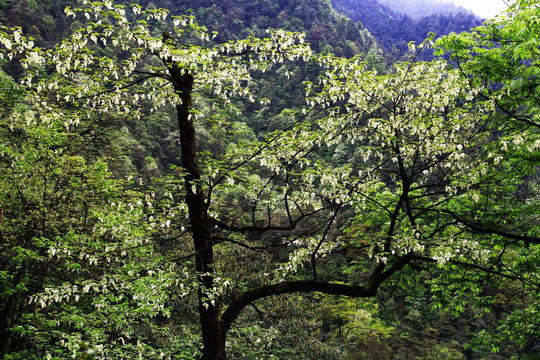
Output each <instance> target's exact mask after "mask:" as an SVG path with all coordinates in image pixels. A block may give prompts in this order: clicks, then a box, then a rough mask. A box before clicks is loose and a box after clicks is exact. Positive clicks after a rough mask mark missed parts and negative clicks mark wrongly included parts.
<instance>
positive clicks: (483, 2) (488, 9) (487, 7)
mask: <svg viewBox="0 0 540 360" xmlns="http://www.w3.org/2000/svg"><path fill="white" fill-rule="evenodd" d="M447 1H452V2H453V3H455V4H458V5H461V6H463V7H464V8H465V9H469V10H472V11H473V12H474V13H475V14H477V15H479V16H481V17H483V18H486V19H488V18H492V17H494V16H495V15H497V14H498V13H499V12H501V11H503V10H504V9H506V8H507V5H506V4H507V3H509V2H508V0H506V1H505V0H447Z"/></svg>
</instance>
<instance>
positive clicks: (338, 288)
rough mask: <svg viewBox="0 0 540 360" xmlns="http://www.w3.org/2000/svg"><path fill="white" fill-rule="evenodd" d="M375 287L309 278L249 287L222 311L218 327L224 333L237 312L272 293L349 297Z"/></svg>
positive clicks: (365, 294) (369, 293)
mask: <svg viewBox="0 0 540 360" xmlns="http://www.w3.org/2000/svg"><path fill="white" fill-rule="evenodd" d="M376 291H377V289H376V288H368V287H366V286H355V285H347V284H338V283H329V282H315V281H310V280H298V281H285V282H282V283H278V284H270V285H263V286H259V287H256V288H253V289H250V290H248V291H246V292H245V293H243V294H242V295H240V296H239V297H237V298H236V299H235V300H234V301H233V302H232V303H231V304H230V305H229V306H228V307H227V309H226V310H225V312H223V314H222V315H221V317H220V328H221V331H222V332H223V333H226V332H227V331H228V330H229V328H230V327H231V325H232V323H233V321H234V320H235V319H236V317H237V316H238V314H240V312H241V311H242V310H243V309H244V308H245V307H246V306H248V305H250V304H251V303H252V302H254V301H256V300H259V299H262V298H265V297H268V296H274V295H281V294H286V293H294V292H321V293H324V294H330V295H343V296H350V297H356V298H361V297H372V296H374V295H375V293H376Z"/></svg>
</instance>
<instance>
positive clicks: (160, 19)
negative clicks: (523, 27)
mask: <svg viewBox="0 0 540 360" xmlns="http://www.w3.org/2000/svg"><path fill="white" fill-rule="evenodd" d="M66 12H67V14H68V15H69V16H73V17H77V14H79V15H81V16H80V20H81V21H82V22H81V27H80V29H78V30H77V31H75V32H74V34H73V35H71V36H70V37H69V38H67V39H65V40H64V42H63V43H62V44H61V45H59V46H58V47H56V48H55V49H34V48H33V45H32V44H31V42H30V41H29V40H28V39H25V38H24V37H23V36H22V35H21V33H20V31H19V30H15V31H7V30H6V29H3V31H2V34H1V37H0V42H1V43H2V44H3V46H4V48H5V51H4V53H5V55H4V56H5V57H7V58H22V60H21V62H22V64H23V66H25V67H26V68H27V69H28V73H27V75H26V76H25V77H24V78H23V80H22V83H23V84H24V85H26V86H27V87H28V91H29V95H28V96H29V98H28V99H29V100H32V101H33V103H34V104H35V106H39V108H40V112H39V118H40V120H41V121H45V122H46V121H47V120H49V119H50V118H51V117H52V116H54V117H56V118H62V119H66V118H67V119H68V120H69V123H68V125H70V124H72V123H73V124H77V122H81V121H83V120H84V119H86V117H88V116H89V117H92V116H95V115H96V114H97V115H100V114H107V113H114V114H116V116H132V117H134V118H136V117H138V116H140V111H139V110H138V105H139V101H140V100H141V99H149V100H151V101H152V102H153V103H154V104H155V106H156V107H157V106H164V105H167V104H170V105H171V106H173V107H174V109H175V111H176V116H177V120H178V127H179V134H180V145H181V164H180V165H181V170H179V171H177V172H176V176H177V178H179V179H181V182H182V186H180V187H179V186H178V181H177V182H176V183H174V182H173V183H172V184H171V185H170V186H171V187H173V188H174V189H175V190H174V191H171V192H169V193H168V195H167V197H169V199H170V200H171V199H172V201H169V200H167V201H168V202H169V207H165V206H164V210H163V212H162V213H161V214H160V215H159V218H158V219H156V218H154V221H151V220H150V214H148V221H149V223H152V224H155V221H156V220H157V221H159V222H160V224H159V225H154V226H155V227H157V228H164V229H165V228H168V227H169V226H170V227H171V228H173V230H174V231H176V234H180V235H178V238H179V239H181V240H182V242H180V244H183V246H184V249H186V250H187V251H189V250H191V251H192V253H191V254H190V255H191V256H189V257H188V258H189V259H191V258H193V259H194V262H195V264H194V267H193V274H194V275H195V279H196V281H195V282H194V283H193V282H190V281H187V280H186V279H185V278H177V279H175V280H178V285H176V283H175V282H174V281H172V280H173V279H172V276H178V274H180V273H181V272H180V271H179V270H178V269H177V268H176V267H177V266H181V267H182V266H184V264H185V260H186V259H185V258H184V257H183V256H180V255H179V252H178V251H176V252H175V251H172V256H173V257H172V258H170V257H169V258H167V259H169V261H170V265H171V266H170V269H167V271H164V272H163V273H162V274H161V277H159V278H158V279H154V280H155V281H160V280H161V281H162V283H161V285H160V289H163V291H164V292H166V289H169V290H170V291H173V292H174V291H177V292H179V293H180V292H182V293H183V292H184V290H182V289H187V290H186V292H187V293H188V294H189V292H190V290H193V293H194V295H195V296H196V298H197V300H196V301H197V311H198V316H199V322H200V334H201V340H202V359H205V360H210V359H224V358H225V357H226V349H227V348H226V339H227V334H228V333H229V330H230V329H231V326H232V324H233V323H234V322H235V321H236V320H237V318H238V316H239V315H240V314H241V313H242V311H244V310H245V309H246V307H248V306H251V305H255V302H257V301H259V300H262V299H265V298H267V297H271V296H278V295H283V294H286V293H293V292H321V293H325V294H334V295H345V296H350V297H357V298H362V297H372V296H374V295H375V294H376V293H377V291H378V290H379V288H380V287H381V286H383V285H384V284H385V283H389V282H390V283H391V282H393V281H398V280H401V279H400V275H401V274H402V273H403V271H404V269H405V268H406V267H407V268H411V269H413V270H416V269H418V271H422V270H426V271H435V272H436V274H437V277H436V279H434V280H433V281H434V284H435V286H437V285H440V284H447V282H445V281H446V280H448V277H450V280H455V278H453V277H456V276H463V278H462V279H460V280H461V281H460V282H459V283H457V285H456V287H455V289H454V292H452V291H450V290H447V291H445V292H444V294H446V295H448V296H455V295H459V294H460V292H462V291H464V288H472V290H473V293H474V292H476V293H481V292H482V291H483V288H482V287H481V286H480V284H482V283H483V282H487V280H491V279H488V277H489V276H494V277H497V278H503V279H504V278H508V279H511V280H519V281H521V282H522V284H521V285H522V286H523V288H524V289H525V290H526V291H528V292H529V293H530V294H531V296H533V297H534V298H537V291H538V279H537V274H536V273H535V265H534V264H537V256H538V236H537V234H538V226H537V223H535V222H532V221H521V218H520V217H518V214H520V213H522V212H523V210H527V211H529V214H531V218H533V217H534V215H533V214H534V213H533V210H534V207H535V206H536V203H535V202H534V196H536V195H535V193H533V194H529V193H526V194H525V195H524V197H523V198H519V199H516V198H515V194H516V192H518V191H519V190H520V189H521V186H522V185H523V184H525V183H526V179H527V177H528V176H531V174H534V171H535V170H536V166H537V164H536V163H535V162H532V161H528V162H516V161H514V159H515V154H520V155H521V154H535V151H537V145H535V144H536V143H535V141H534V140H535V139H534V134H529V133H525V134H527V135H526V136H529V135H530V137H527V138H526V141H524V142H512V143H505V139H506V137H505V136H506V135H507V134H511V135H512V136H517V134H518V133H516V132H515V130H514V129H504V128H503V129H501V128H500V127H499V126H498V124H499V123H498V122H497V121H496V120H497V119H498V116H499V114H498V113H497V112H496V109H497V108H496V104H495V103H494V102H493V101H490V100H489V99H484V98H483V97H482V96H481V95H482V94H483V91H484V89H485V88H483V87H480V86H471V84H470V83H469V80H468V78H467V77H464V76H462V73H461V72H460V71H459V70H457V69H454V70H452V69H448V68H447V63H446V62H444V61H442V60H438V61H434V62H432V63H422V62H414V61H413V62H411V63H404V64H401V65H398V66H397V67H396V70H395V72H393V73H391V74H388V75H382V76H381V75H378V74H377V73H376V72H374V71H369V70H367V69H366V65H365V64H364V63H362V62H360V61H359V59H357V58H353V59H351V60H347V59H341V58H334V57H332V56H320V57H317V60H318V61H319V63H320V64H321V65H322V66H323V67H324V73H323V74H322V76H321V79H320V81H321V83H320V85H314V84H309V83H308V84H307V87H308V94H309V97H308V99H307V100H308V106H307V107H306V108H305V109H303V110H301V111H291V116H294V122H291V125H290V126H289V127H288V128H286V129H283V130H279V131H276V132H274V133H272V134H269V135H268V136H267V137H265V138H264V139H263V140H255V139H253V140H252V141H238V142H237V143H235V144H232V143H231V144H228V146H227V151H226V152H225V153H223V154H221V153H220V154H209V153H201V152H199V151H198V150H197V144H196V140H197V137H196V136H197V126H204V123H202V119H203V115H204V114H202V113H200V112H198V111H196V106H195V105H194V104H195V102H196V101H197V100H198V98H199V96H202V94H205V93H206V94H210V96H212V97H215V100H213V101H214V103H215V104H220V105H226V106H227V109H225V110H224V111H223V112H222V113H221V116H219V115H218V116H216V117H214V118H211V119H208V120H205V121H206V122H207V123H208V124H211V125H212V126H214V127H218V128H222V129H228V128H230V129H233V130H232V131H233V132H234V129H243V127H242V126H239V125H238V124H232V123H230V122H228V121H227V116H228V115H230V113H231V112H234V110H235V108H234V106H233V105H232V101H231V98H233V97H246V98H248V99H249V98H254V96H253V94H252V92H251V86H252V83H251V81H252V75H251V74H252V73H253V72H256V71H257V72H259V71H260V72H264V71H269V70H270V69H271V67H272V65H274V64H286V63H287V61H294V60H298V59H301V58H305V59H309V58H311V57H312V54H311V52H310V50H309V48H308V47H307V45H305V44H304V43H303V36H302V35H300V34H292V33H287V32H284V31H282V30H277V31H270V32H269V38H267V39H256V38H249V39H246V40H241V41H234V42H228V43H225V44H218V45H213V44H212V43H211V42H210V37H211V36H210V35H211V34H208V32H207V31H206V29H205V28H204V27H200V26H198V25H197V24H196V22H195V21H194V19H193V18H192V17H190V16H180V17H173V18H172V22H173V24H174V28H173V29H174V30H172V29H171V28H170V26H171V25H170V24H168V23H166V22H165V21H166V18H167V15H168V14H167V12H166V11H165V10H162V9H155V10H150V9H147V10H143V9H141V8H140V7H138V6H133V8H132V9H131V12H129V13H128V12H127V11H126V9H125V8H124V7H122V6H118V5H114V4H113V3H112V2H104V3H92V4H87V5H86V6H84V7H82V8H79V9H70V8H68V9H67V10H66ZM85 18H86V20H85ZM153 28H156V29H158V30H159V31H158V33H155V32H154V31H151V30H150V29H153ZM110 49H115V51H116V53H112V54H111V52H110ZM107 54H108V55H107ZM114 54H116V55H114ZM48 66H49V67H50V66H54V67H55V70H56V72H55V73H51V74H49V75H48V76H46V77H45V76H41V74H40V72H43V71H45V70H47V67H48ZM281 71H287V68H286V67H285V68H282V69H281ZM198 94H201V95H198ZM261 101H262V102H265V101H264V99H261ZM84 121H86V120H84ZM196 121H200V122H199V123H197V122H196ZM520 131H521V130H520ZM521 133H522V134H524V132H523V131H521ZM223 136H227V133H226V131H223ZM523 136H525V135H523ZM340 144H346V145H348V146H341V147H340V151H345V150H347V149H350V151H351V154H350V157H346V156H343V154H341V155H340V156H339V157H338V158H339V159H345V162H342V163H339V164H334V163H332V162H331V161H329V160H328V159H327V157H328V156H327V155H328V154H329V153H330V154H331V153H332V152H333V151H334V150H335V149H336V147H337V146H338V145H340ZM527 152H528V153H527ZM330 158H331V156H330ZM169 195H170V196H169ZM165 198H166V197H165V196H164V197H163V199H165ZM164 201H165V200H164ZM152 216H154V215H153V213H152ZM503 223H504V224H508V225H507V226H508V228H506V229H500V228H499V229H497V227H494V226H493V224H503ZM479 224H482V226H479ZM138 228H139V227H138ZM492 229H497V230H494V231H492ZM128 237H129V236H128ZM186 240H189V241H190V244H189V245H186V244H185V243H183V241H186ZM525 245H527V246H529V248H530V250H528V251H527V252H526V254H527V256H523V255H524V254H525V250H524V246H525ZM100 246H103V245H100ZM510 248H511V249H512V250H513V252H512V254H509V251H508V250H509V249H510ZM347 250H351V251H354V252H353V254H355V255H354V256H355V258H354V262H355V264H356V265H354V266H353V269H354V270H355V273H356V274H357V275H356V277H355V278H354V279H347V275H346V274H342V276H343V281H341V282H330V281H327V279H325V278H324V276H325V275H324V272H323V271H321V268H322V267H324V264H325V259H326V258H327V257H329V256H331V254H332V253H333V252H342V251H347ZM233 251H237V252H238V253H240V254H244V255H243V256H244V257H243V258H244V259H246V260H245V261H246V262H248V264H247V265H245V266H246V267H247V268H248V269H246V270H247V271H246V272H245V273H238V272H235V271H227V270H230V269H228V268H227V265H228V263H227V261H225V260H224V256H225V255H224V254H227V253H228V252H229V253H230V252H233ZM184 255H185V254H184ZM143 256H144V254H143ZM513 262H518V263H519V266H520V267H521V268H520V270H519V272H518V273H516V272H515V271H514V270H513V269H512V267H511V266H510V264H511V263H513ZM252 264H254V265H260V267H261V268H262V269H263V270H261V269H260V268H255V267H254V268H249V265H252ZM152 266H155V263H153V264H152ZM447 269H449V270H452V273H451V274H449V273H445V272H444V270H447ZM148 270H149V271H150V270H152V269H148ZM250 270H251V272H248V271H250ZM436 270H440V271H436ZM458 270H459V271H458ZM106 271H112V270H110V269H107V270H106ZM114 271H118V272H119V273H120V274H122V271H128V270H127V269H126V268H125V267H123V268H122V269H118V270H114ZM184 271H187V273H190V272H189V270H184ZM139 273H140V272H139ZM128 276H133V275H130V274H129V271H128ZM404 280H406V279H404ZM132 282H136V280H135V279H129V281H128V280H126V281H125V282H124V283H125V284H126V285H125V286H130V284H131V283H132ZM151 285H152V286H156V285H155V283H152V284H151ZM181 285H182V286H181ZM152 286H150V287H145V285H144V284H142V285H141V287H142V288H145V289H148V288H150V289H151V288H152ZM72 293H73V292H72ZM46 295H47V294H42V295H40V296H41V297H38V298H37V299H38V301H39V299H40V298H41V299H43V297H46ZM450 300H451V301H450V305H449V307H451V306H452V307H453V308H455V309H457V311H458V312H459V309H460V306H461V307H462V306H463V304H462V303H461V302H460V301H461V300H460V299H459V298H458V297H456V298H455V301H452V299H450ZM49 301H50V300H49ZM114 301H116V300H111V303H114ZM160 301H163V302H164V300H163V298H162V297H161V296H157V299H156V300H155V304H156V305H157V306H158V305H159V302H160ZM143 305H144V303H143V304H136V305H135V307H137V306H143ZM158 308H159V306H158ZM98 310H99V309H98ZM156 311H157V310H156ZM157 312H159V311H157ZM162 312H164V311H162ZM150 313H152V312H150ZM155 313H156V312H154V314H155ZM173 320H175V319H173ZM114 335H115V334H114V333H113V334H112V335H110V336H114ZM134 336H135V335H134ZM137 336H139V337H137V340H138V344H137V347H135V346H133V344H128V345H131V349H132V350H134V349H135V348H136V349H137V350H134V351H138V352H139V354H141V356H142V352H143V349H145V348H146V347H145V346H146V345H147V344H146V343H143V341H144V340H146V339H148V338H149V337H147V338H145V337H144V336H141V335H139V334H138V335H137ZM89 340H90V339H89ZM99 341H100V342H103V339H99ZM139 344H141V345H140V346H139ZM116 345H117V346H119V347H120V340H118V342H117V343H116ZM120 348H122V347H120ZM96 349H97V350H99V351H102V349H103V348H100V347H96ZM102 356H104V357H106V356H108V355H107V354H105V353H102Z"/></svg>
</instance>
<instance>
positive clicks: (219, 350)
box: [166, 62, 226, 360]
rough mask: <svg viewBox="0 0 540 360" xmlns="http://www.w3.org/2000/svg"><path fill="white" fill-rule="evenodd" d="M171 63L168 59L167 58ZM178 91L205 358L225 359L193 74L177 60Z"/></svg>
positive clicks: (172, 70)
mask: <svg viewBox="0 0 540 360" xmlns="http://www.w3.org/2000/svg"><path fill="white" fill-rule="evenodd" d="M166 63H167V62H166ZM167 65H168V67H169V74H170V76H171V79H172V82H173V85H174V88H175V91H176V93H177V95H178V96H179V97H180V99H181V100H182V103H181V104H178V105H177V106H176V112H177V117H178V129H179V131H180V149H181V159H182V167H183V169H184V174H185V177H184V182H185V187H186V198H185V201H186V205H187V207H188V212H189V220H190V225H191V233H192V236H193V244H194V248H195V253H196V260H195V270H196V272H197V273H198V274H199V289H198V298H199V317H200V326H201V336H202V340H203V356H202V360H224V359H225V358H226V354H225V336H224V334H223V333H222V332H221V330H220V325H219V308H218V303H217V300H216V302H214V301H209V300H208V299H207V296H206V293H207V290H208V289H212V288H213V286H214V274H213V271H214V270H213V264H214V253H213V247H212V246H213V244H212V242H211V236H210V225H211V224H210V222H209V220H208V214H207V207H208V205H207V204H206V199H205V196H204V193H203V190H202V186H201V183H200V180H201V172H200V169H199V164H198V157H197V144H196V131H195V125H194V122H193V119H192V117H191V92H192V86H193V80H194V78H193V76H192V75H190V74H185V73H184V74H182V72H181V71H180V69H178V68H177V67H176V66H175V65H174V64H170V63H168V64H167Z"/></svg>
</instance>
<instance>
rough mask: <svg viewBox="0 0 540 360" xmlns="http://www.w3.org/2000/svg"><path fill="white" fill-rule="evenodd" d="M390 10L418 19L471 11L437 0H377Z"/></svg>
mask: <svg viewBox="0 0 540 360" xmlns="http://www.w3.org/2000/svg"><path fill="white" fill-rule="evenodd" d="M378 1H379V3H380V4H381V5H384V6H386V7H388V8H389V9H391V10H392V11H394V12H396V13H399V14H404V15H407V16H410V17H411V18H412V19H415V20H418V19H421V18H423V17H425V16H429V15H433V14H436V15H439V14H440V15H456V14H472V11H470V10H467V9H465V8H464V7H463V6H459V5H456V4H454V3H452V2H447V1H437V0H431V1H428V0H378Z"/></svg>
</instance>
